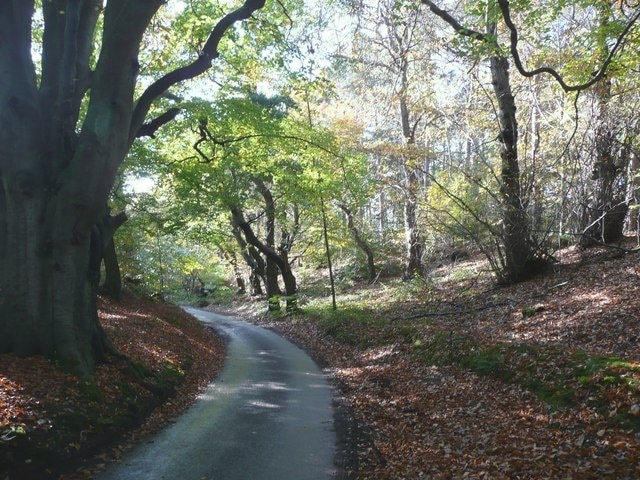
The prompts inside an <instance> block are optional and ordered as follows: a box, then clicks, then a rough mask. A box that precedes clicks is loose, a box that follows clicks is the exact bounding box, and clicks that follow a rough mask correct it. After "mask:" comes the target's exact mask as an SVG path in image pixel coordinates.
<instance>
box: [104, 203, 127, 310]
mask: <svg viewBox="0 0 640 480" xmlns="http://www.w3.org/2000/svg"><path fill="white" fill-rule="evenodd" d="M126 221H127V214H126V213H125V212H124V211H122V212H120V213H118V214H117V215H111V213H110V212H109V210H108V209H107V212H106V213H105V215H104V216H103V217H102V219H101V220H100V222H98V224H97V227H98V231H99V233H100V235H101V237H102V245H103V252H102V260H103V262H104V274H105V278H104V283H103V285H102V288H103V289H104V291H105V292H106V294H107V295H109V296H110V297H111V298H115V299H116V300H119V299H120V298H121V297H122V276H121V274H120V264H119V263H118V254H117V252H116V246H115V243H113V236H114V235H115V233H116V231H117V230H118V228H120V227H121V226H122V225H123V224H124V223H125V222H126Z"/></svg>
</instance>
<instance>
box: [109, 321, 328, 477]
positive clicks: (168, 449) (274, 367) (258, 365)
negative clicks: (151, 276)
mask: <svg viewBox="0 0 640 480" xmlns="http://www.w3.org/2000/svg"><path fill="white" fill-rule="evenodd" d="M187 311H188V312H189V313H191V314H192V315H194V316H195V317H197V318H198V319H199V320H201V321H202V322H205V323H207V324H210V325H211V326H212V327H213V328H215V329H216V330H217V331H219V332H220V333H222V334H223V335H225V336H226V337H227V338H228V339H229V344H228V352H227V360H226V364H225V367H224V369H223V370H222V372H221V374H220V376H219V377H218V378H217V379H216V380H215V381H214V382H213V383H211V384H210V385H209V386H208V387H207V389H206V391H205V392H204V393H202V394H201V395H200V397H199V398H198V400H197V401H196V403H195V404H194V405H193V406H192V407H190V408H189V409H188V410H187V412H185V414H183V415H182V416H180V417H178V418H177V419H176V421H175V423H174V424H172V425H171V426H170V427H168V428H166V429H165V430H163V431H162V432H160V433H159V434H158V435H156V436H155V437H153V438H150V439H148V441H147V442H146V443H145V444H143V445H140V446H139V447H137V448H135V449H134V450H133V451H132V452H131V453H130V454H129V455H128V456H126V457H125V458H123V460H122V462H121V463H119V464H117V465H112V466H111V467H110V468H108V469H107V471H106V472H104V473H103V474H102V475H100V476H99V477H97V478H98V479H99V480H115V479H117V480H127V479H136V480H138V479H153V480H159V479H172V480H173V479H181V480H216V479H224V480H325V479H334V478H336V475H337V473H336V467H335V464H334V462H335V458H336V433H335V430H334V428H333V411H332V407H331V389H330V387H329V385H328V383H327V381H326V378H325V376H324V375H323V374H322V372H321V371H320V369H319V368H318V367H317V365H316V364H315V363H314V362H313V361H312V360H311V359H310V358H309V357H308V356H307V355H306V354H305V353H304V352H303V351H302V350H300V349H299V348H298V347H296V346H295V345H293V344H291V343H290V342H288V341H287V340H285V339H283V338H282V337H280V336H278V335H276V334H275V333H273V332H270V331H268V330H265V329H263V328H260V327H257V326H255V325H251V324H248V323H245V322H241V321H238V320H234V319H231V318H229V317H225V316H222V315H217V314H215V313H211V312H205V311H202V310H196V309H187Z"/></svg>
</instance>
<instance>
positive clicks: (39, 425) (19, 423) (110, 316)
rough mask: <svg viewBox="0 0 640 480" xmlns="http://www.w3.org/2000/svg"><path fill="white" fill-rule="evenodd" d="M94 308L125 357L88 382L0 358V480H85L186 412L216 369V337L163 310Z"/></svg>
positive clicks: (139, 305) (161, 306) (149, 305)
mask: <svg viewBox="0 0 640 480" xmlns="http://www.w3.org/2000/svg"><path fill="white" fill-rule="evenodd" d="M99 307H100V321H101V323H102V325H103V327H104V329H105V331H106V332H107V334H108V336H109V338H110V339H111V340H112V342H113V343H114V345H115V347H116V348H117V350H118V351H119V352H121V353H123V354H125V355H127V357H128V358H129V359H130V360H132V361H131V362H130V361H126V360H124V359H112V360H113V361H112V362H111V363H106V364H102V365H99V366H98V367H97V369H96V373H95V379H94V381H92V382H86V381H82V380H79V379H78V378H76V377H74V376H73V375H69V374H65V373H62V372H60V371H59V370H58V369H56V368H55V366H54V365H53V364H52V362H51V361H49V360H46V359H44V358H42V357H31V358H17V357H15V356H13V355H0V437H2V438H0V478H2V480H5V479H6V478H10V479H14V478H15V479H18V478H20V479H22V478H30V479H47V478H59V477H60V474H61V473H62V472H66V474H65V475H64V476H63V477H61V478H65V479H72V478H90V477H91V476H92V474H93V472H94V471H95V469H96V468H98V469H99V468H100V467H101V466H102V465H101V464H102V463H104V462H106V461H110V460H114V459H117V458H118V457H119V456H120V455H121V453H122V452H123V451H124V450H125V449H126V448H127V447H128V445H129V444H131V442H133V441H134V440H136V439H139V438H140V437H141V436H143V435H146V434H148V433H150V432H152V431H155V430H157V429H158V428H159V427H160V426H162V425H164V424H166V423H167V422H168V421H169V420H170V419H171V418H173V417H174V416H175V415H176V414H177V413H178V412H180V411H182V410H183V409H184V408H186V407H187V406H188V405H189V404H190V403H191V402H192V401H193V400H194V399H195V397H196V395H197V393H198V392H199V391H200V390H201V389H202V388H204V386H206V384H207V383H208V382H209V381H211V379H212V378H213V377H214V376H215V375H216V373H217V372H218V371H219V369H220V368H221V366H222V363H223V360H224V351H225V348H224V344H223V342H222V340H221V339H220V338H219V337H217V336H215V335H214V334H213V333H211V332H210V331H209V330H206V329H205V328H203V327H202V325H200V324H199V323H198V322H197V321H196V320H195V319H194V318H192V317H191V316H189V315H187V314H186V313H184V312H183V311H182V310H181V309H179V308H177V307H175V306H173V305H169V304H166V303H156V302H153V301H150V300H146V299H142V298H138V297H135V296H133V295H131V294H125V297H124V298H123V300H122V301H121V302H115V301H112V300H109V299H106V298H101V299H100V302H99ZM74 470H75V473H70V472H73V471H74Z"/></svg>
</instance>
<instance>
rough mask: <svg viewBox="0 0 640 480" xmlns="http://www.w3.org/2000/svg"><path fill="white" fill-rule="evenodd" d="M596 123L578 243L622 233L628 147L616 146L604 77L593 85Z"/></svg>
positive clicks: (586, 244) (613, 237) (600, 240)
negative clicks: (591, 183)
mask: <svg viewBox="0 0 640 480" xmlns="http://www.w3.org/2000/svg"><path fill="white" fill-rule="evenodd" d="M593 93H594V95H595V101H596V117H597V119H598V125H597V127H596V129H595V134H594V142H595V144H594V150H595V152H594V153H595V155H594V157H595V158H594V162H593V171H592V174H591V178H592V179H593V180H594V188H593V196H592V198H591V202H589V203H588V204H587V205H585V209H584V212H583V224H584V225H583V232H582V236H581V237H580V245H581V246H583V247H589V246H592V245H594V244H598V243H610V242H615V241H617V240H619V239H620V238H621V237H622V235H623V229H624V219H625V217H626V214H627V210H628V203H627V201H626V198H625V197H626V188H627V186H626V179H625V174H626V172H627V166H628V164H629V157H630V149H629V148H628V147H627V146H622V147H621V146H620V144H619V141H618V140H617V139H616V134H615V131H616V129H617V128H619V126H618V125H617V123H618V120H617V119H616V118H614V112H612V111H611V106H610V103H611V101H612V94H611V80H610V79H608V78H605V79H604V80H602V81H601V82H600V83H598V84H597V85H596V86H595V87H594V89H593Z"/></svg>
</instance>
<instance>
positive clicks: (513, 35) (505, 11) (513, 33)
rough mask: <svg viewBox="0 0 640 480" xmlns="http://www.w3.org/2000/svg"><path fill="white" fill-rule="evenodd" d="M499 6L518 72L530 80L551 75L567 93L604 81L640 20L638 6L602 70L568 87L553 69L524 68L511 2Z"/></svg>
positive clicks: (500, 1) (507, 0)
mask: <svg viewBox="0 0 640 480" xmlns="http://www.w3.org/2000/svg"><path fill="white" fill-rule="evenodd" d="M498 5H499V6H500V11H501V12H502V18H503V19H504V23H505V24H506V25H507V27H508V28H509V31H510V43H511V45H510V50H511V56H512V57H513V63H514V65H515V67H516V68H517V69H518V72H520V74H521V75H523V76H525V77H528V78H530V77H534V76H536V75H540V74H542V73H546V74H549V75H551V76H552V77H553V78H554V79H555V80H556V81H557V82H558V84H559V85H560V86H561V87H562V89H563V90H564V91H565V92H578V91H582V90H586V89H587V88H589V87H591V86H592V85H594V84H596V83H597V82H599V81H600V80H602V77H604V75H605V74H606V72H607V69H608V68H609V65H611V62H612V61H613V59H614V57H615V56H616V55H617V54H618V52H619V51H620V50H621V49H622V46H623V42H624V39H625V38H626V36H627V35H628V34H629V32H630V31H631V29H632V28H633V26H634V24H635V23H636V22H637V21H638V18H640V6H638V7H637V8H636V10H635V11H634V12H633V15H631V17H630V18H629V20H628V21H627V24H626V26H625V28H624V29H623V30H622V32H621V33H620V35H619V36H618V38H617V39H616V43H615V45H614V46H613V48H612V49H611V50H610V51H609V55H607V58H606V59H605V61H604V62H603V64H602V66H601V67H600V69H598V70H597V71H596V72H595V74H594V75H593V76H592V77H591V78H590V79H589V80H588V81H587V82H585V83H581V84H578V85H568V84H567V83H566V82H565V81H564V79H563V78H562V76H561V75H560V74H559V73H558V72H557V71H556V70H554V69H553V68H551V67H539V68H536V69H534V70H531V71H527V70H526V69H525V68H524V67H523V65H522V61H521V59H520V54H519V53H518V29H517V28H516V26H515V25H514V23H513V21H512V20H511V12H510V8H509V0H498Z"/></svg>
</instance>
